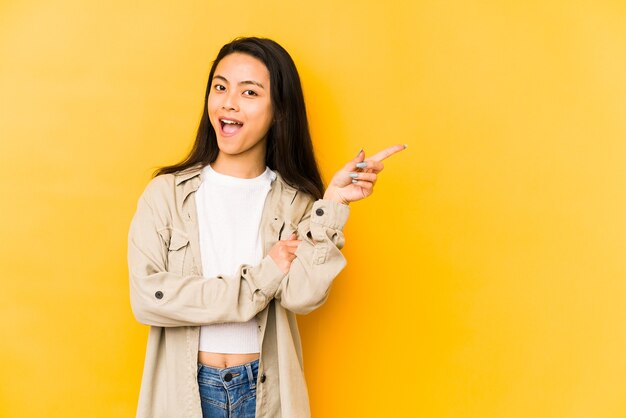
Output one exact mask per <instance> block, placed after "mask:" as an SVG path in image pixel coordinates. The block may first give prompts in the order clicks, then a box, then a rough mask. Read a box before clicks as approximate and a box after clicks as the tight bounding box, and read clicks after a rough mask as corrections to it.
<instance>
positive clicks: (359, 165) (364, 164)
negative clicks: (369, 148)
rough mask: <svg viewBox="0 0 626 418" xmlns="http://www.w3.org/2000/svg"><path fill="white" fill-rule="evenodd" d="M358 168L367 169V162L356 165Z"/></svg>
mask: <svg viewBox="0 0 626 418" xmlns="http://www.w3.org/2000/svg"><path fill="white" fill-rule="evenodd" d="M356 166H357V167H358V168H365V167H367V163H366V162H365V161H363V162H361V163H356Z"/></svg>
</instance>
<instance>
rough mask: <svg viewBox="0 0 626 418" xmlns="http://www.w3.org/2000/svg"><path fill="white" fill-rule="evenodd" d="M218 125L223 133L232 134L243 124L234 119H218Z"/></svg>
mask: <svg viewBox="0 0 626 418" xmlns="http://www.w3.org/2000/svg"><path fill="white" fill-rule="evenodd" d="M220 125H221V127H222V132H223V133H224V134H226V135H233V134H236V133H237V131H238V130H239V129H240V128H241V127H242V126H243V122H239V121H238V120H234V119H220Z"/></svg>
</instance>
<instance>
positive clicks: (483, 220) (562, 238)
mask: <svg viewBox="0 0 626 418" xmlns="http://www.w3.org/2000/svg"><path fill="white" fill-rule="evenodd" d="M625 22H626V4H625V3H624V2H623V1H593V0H579V1H571V0H560V1H559V0H554V1H548V2H546V1H534V0H531V1H512V2H511V1H509V2H503V1H496V0H491V1H490V0H485V1H480V0H476V1H470V2H468V1H461V0H456V1H454V0H450V1H417V2H414V1H403V2H399V3H394V2H388V1H386V2H378V1H377V2H373V1H372V2H370V3H367V2H362V1H357V0H352V1H344V2H341V1H331V0H319V1H315V2H306V3H304V2H278V1H273V0H268V1H264V2H259V1H252V0H242V1H239V2H223V1H222V2H213V1H187V2H170V1H162V2H155V1H136V2H128V1H121V0H112V1H103V2H95V1H92V2H86V1H82V0H50V1H28V0H22V1H12V0H2V1H1V2H0V106H1V108H0V193H1V200H0V231H1V232H0V233H1V235H2V239H1V240H0V266H1V273H0V274H1V278H2V282H1V283H2V286H1V287H0V299H1V302H0V362H1V367H0V416H2V417H19V418H29V417H63V418H69V417H81V418H83V417H131V416H133V414H134V410H135V404H136V398H137V394H138V389H139V382H140V376H141V370H142V366H143V355H144V348H145V339H146V335H147V329H146V327H144V326H141V325H139V324H138V323H136V322H135V321H134V319H133V317H132V314H131V311H130V307H129V302H128V284H127V273H126V260H125V254H126V233H127V229H128V224H129V221H130V218H131V216H132V214H133V211H134V208H135V204H136V200H137V198H138V196H139V194H140V193H141V191H142V190H143V187H144V186H145V185H146V183H147V182H148V180H149V176H150V173H151V172H152V171H153V170H154V168H156V167H158V166H161V165H165V164H170V163H173V162H176V161H177V160H178V159H179V158H181V157H182V156H183V155H184V154H185V153H186V152H187V150H188V149H189V147H190V145H191V143H192V140H193V137H194V133H195V129H196V127H197V123H198V121H199V118H200V112H201V107H202V99H203V97H202V96H203V94H204V88H205V83H206V76H207V74H208V70H209V67H210V64H211V60H212V59H213V57H214V56H215V55H216V53H217V51H218V49H219V47H220V46H221V45H223V44H224V43H226V42H228V41H230V40H231V39H232V38H234V37H235V36H238V35H259V36H267V37H270V38H274V39H276V40H278V41H279V42H280V43H281V44H283V45H284V46H285V47H286V48H287V50H289V51H290V52H291V54H292V56H293V57H294V59H295V61H296V63H297V65H298V67H299V70H300V73H301V76H302V79H303V85H304V89H305V95H306V99H307V102H308V106H309V113H310V119H311V125H312V130H313V134H314V141H315V144H316V149H317V152H318V158H319V161H320V164H321V167H322V169H323V173H324V175H325V178H326V179H329V178H330V176H331V175H332V173H333V170H334V169H336V168H338V167H339V166H341V165H342V164H343V163H344V161H345V160H347V159H349V158H352V157H353V156H354V155H355V154H356V153H357V151H358V150H359V148H361V147H364V148H365V150H366V152H367V153H372V152H374V151H377V150H378V149H380V148H383V147H385V146H387V145H391V144H394V143H407V144H409V149H408V150H407V151H404V152H403V153H401V154H399V155H397V156H394V157H393V158H391V159H389V160H388V161H387V164H386V167H387V168H386V170H385V172H384V174H383V176H382V177H381V180H380V182H379V184H378V185H377V191H376V193H375V194H374V196H373V197H372V198H371V199H370V200H369V201H365V202H359V203H357V204H354V205H353V208H352V215H351V219H350V222H349V225H348V227H347V230H346V234H347V238H348V240H347V246H346V248H345V254H346V256H347V258H348V260H349V264H348V267H347V268H346V270H345V271H344V272H343V273H342V274H341V275H340V277H339V278H338V279H337V281H336V282H335V285H334V287H333V291H332V293H331V297H330V299H329V301H328V302H327V304H326V305H325V306H323V307H322V308H321V309H319V310H318V311H316V312H314V313H312V314H310V315H308V316H306V317H303V318H301V320H300V324H301V331H302V336H303V339H304V350H305V364H306V374H307V379H308V383H309V391H310V395H311V398H312V409H313V414H314V416H316V417H455V418H456V417H468V418H469V417H471V418H514V417H515V418H517V417H519V418H529V417H542V418H543V417H545V418H574V417H580V418H595V417H602V418H612V417H625V416H626V303H625V301H626V281H625V279H626V262H625V257H624V256H625V250H626V245H625V244H626V238H625V237H626V220H625V214H626V197H625V195H624V191H625V186H626V184H625V179H626V141H625V138H626V113H625V112H626V53H625V51H626V24H625Z"/></svg>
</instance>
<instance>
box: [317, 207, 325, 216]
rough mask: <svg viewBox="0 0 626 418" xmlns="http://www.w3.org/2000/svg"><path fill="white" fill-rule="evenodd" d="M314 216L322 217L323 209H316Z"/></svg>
mask: <svg viewBox="0 0 626 418" xmlns="http://www.w3.org/2000/svg"><path fill="white" fill-rule="evenodd" d="M315 214H316V215H317V216H322V215H323V214H324V209H322V208H319V209H317V210H316V211H315Z"/></svg>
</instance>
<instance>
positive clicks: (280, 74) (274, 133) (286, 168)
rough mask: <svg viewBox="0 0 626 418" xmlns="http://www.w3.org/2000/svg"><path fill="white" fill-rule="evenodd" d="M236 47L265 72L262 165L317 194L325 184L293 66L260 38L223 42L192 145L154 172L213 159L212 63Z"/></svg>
mask: <svg viewBox="0 0 626 418" xmlns="http://www.w3.org/2000/svg"><path fill="white" fill-rule="evenodd" d="M235 52H239V53H243V54H248V55H250V56H252V57H254V58H256V59H258V60H259V61H261V62H262V63H263V64H265V66H266V67H267V69H268V70H269V73H270V97H271V100H272V109H273V111H274V123H273V124H272V126H271V127H270V129H269V131H268V133H267V151H266V154H265V164H266V165H267V166H268V167H269V168H270V169H272V170H276V171H277V172H279V173H280V175H281V176H282V177H283V179H284V180H285V181H286V182H287V183H288V184H290V185H291V186H292V187H295V188H296V189H298V190H301V191H303V192H306V193H308V194H310V195H311V196H313V197H314V198H316V199H320V198H321V197H322V195H323V193H324V185H323V183H322V177H321V175H320V172H319V168H318V166H317V162H316V161H315V155H314V153H313V143H312V142H311V134H310V132H309V123H308V120H307V115H306V107H305V104H304V94H303V93H302V86H301V84H300V76H299V75H298V70H297V69H296V65H295V64H294V62H293V60H292V59H291V56H290V55H289V53H288V52H287V51H286V50H285V49H284V48H283V47H282V46H280V45H279V44H278V43H276V42H274V41H272V40H270V39H264V38H237V39H235V40H234V41H232V42H231V43H229V44H226V45H224V46H223V47H222V49H221V50H220V52H219V54H217V58H215V61H213V66H212V67H211V72H210V73H209V80H208V82H207V87H206V94H205V95H204V110H203V112H202V119H201V120H200V126H199V127H198V133H197V135H196V141H195V143H194V144H193V148H192V149H191V151H190V153H189V155H187V157H185V158H184V159H183V161H181V162H180V163H178V164H174V165H171V166H166V167H162V168H160V169H158V170H157V171H156V172H155V173H154V174H155V176H158V175H160V174H167V173H175V172H177V171H181V170H184V169H186V168H189V167H192V166H195V165H198V164H201V165H202V166H206V165H207V164H211V163H212V162H213V161H215V159H216V158H217V154H218V152H219V148H218V146H217V138H216V135H215V130H214V129H213V126H212V125H211V122H210V121H209V115H208V107H207V104H208V99H209V94H211V81H212V80H213V74H214V73H215V68H216V67H217V65H218V64H219V62H220V61H221V60H222V59H223V58H224V57H226V56H227V55H229V54H232V53H235Z"/></svg>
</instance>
